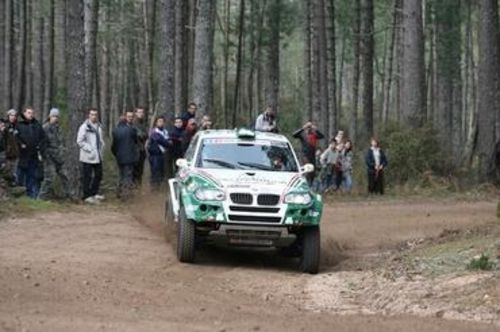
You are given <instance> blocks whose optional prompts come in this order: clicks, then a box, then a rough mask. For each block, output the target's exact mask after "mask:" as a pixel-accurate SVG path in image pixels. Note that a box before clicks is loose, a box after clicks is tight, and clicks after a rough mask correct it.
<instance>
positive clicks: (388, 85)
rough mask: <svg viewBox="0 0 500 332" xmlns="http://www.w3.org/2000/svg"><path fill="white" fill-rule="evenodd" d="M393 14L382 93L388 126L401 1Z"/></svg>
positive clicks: (395, 4) (383, 116) (395, 2)
mask: <svg viewBox="0 0 500 332" xmlns="http://www.w3.org/2000/svg"><path fill="white" fill-rule="evenodd" d="M393 8H394V9H393V12H392V27H391V42H390V46H389V64H388V71H387V73H386V74H385V79H386V83H385V84H384V86H385V89H384V90H383V91H382V93H383V94H384V101H383V104H382V124H383V125H385V124H387V121H388V120H389V106H390V103H391V99H390V98H391V88H392V76H393V62H394V52H395V45H396V43H395V41H396V31H397V29H398V27H397V24H398V19H397V18H398V15H399V11H400V10H401V0H394V7H393Z"/></svg>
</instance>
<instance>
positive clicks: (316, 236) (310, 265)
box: [300, 226, 321, 274]
mask: <svg viewBox="0 0 500 332" xmlns="http://www.w3.org/2000/svg"><path fill="white" fill-rule="evenodd" d="M320 242H321V237H320V231H319V226H311V227H306V228H305V229H304V231H303V233H302V256H301V258H300V270H301V271H302V272H304V273H310V274H316V273H318V270H319V258H320V251H321V249H320V248H321V247H320V246H321V245H320Z"/></svg>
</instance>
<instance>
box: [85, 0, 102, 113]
mask: <svg viewBox="0 0 500 332" xmlns="http://www.w3.org/2000/svg"><path fill="white" fill-rule="evenodd" d="M84 3H85V13H84V15H85V21H84V22H85V92H86V93H87V96H86V101H85V106H86V107H90V106H91V105H94V106H96V105H97V99H98V98H97V91H96V86H95V82H96V75H97V30H98V16H99V0H84Z"/></svg>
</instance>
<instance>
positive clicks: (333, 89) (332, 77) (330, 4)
mask: <svg viewBox="0 0 500 332" xmlns="http://www.w3.org/2000/svg"><path fill="white" fill-rule="evenodd" d="M325 13H326V20H325V23H326V24H325V29H326V31H325V32H326V48H327V59H326V63H327V70H326V72H327V75H328V78H327V80H328V82H327V84H328V113H329V115H328V130H327V131H326V133H327V134H328V137H334V136H335V131H336V130H337V129H338V110H337V54H336V45H335V42H336V40H335V39H336V35H335V1H333V0H326V1H325Z"/></svg>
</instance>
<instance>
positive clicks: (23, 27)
mask: <svg viewBox="0 0 500 332" xmlns="http://www.w3.org/2000/svg"><path fill="white" fill-rule="evenodd" d="M27 7H28V6H27V0H22V1H21V3H20V14H19V21H20V31H19V52H18V54H19V58H18V59H19V62H18V63H17V79H16V83H17V95H16V104H15V108H16V109H18V110H21V109H22V107H23V106H25V96H26V94H25V88H26V84H25V83H26V63H27V57H28V51H27V47H26V45H27V30H28V22H27V20H28V18H27Z"/></svg>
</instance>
